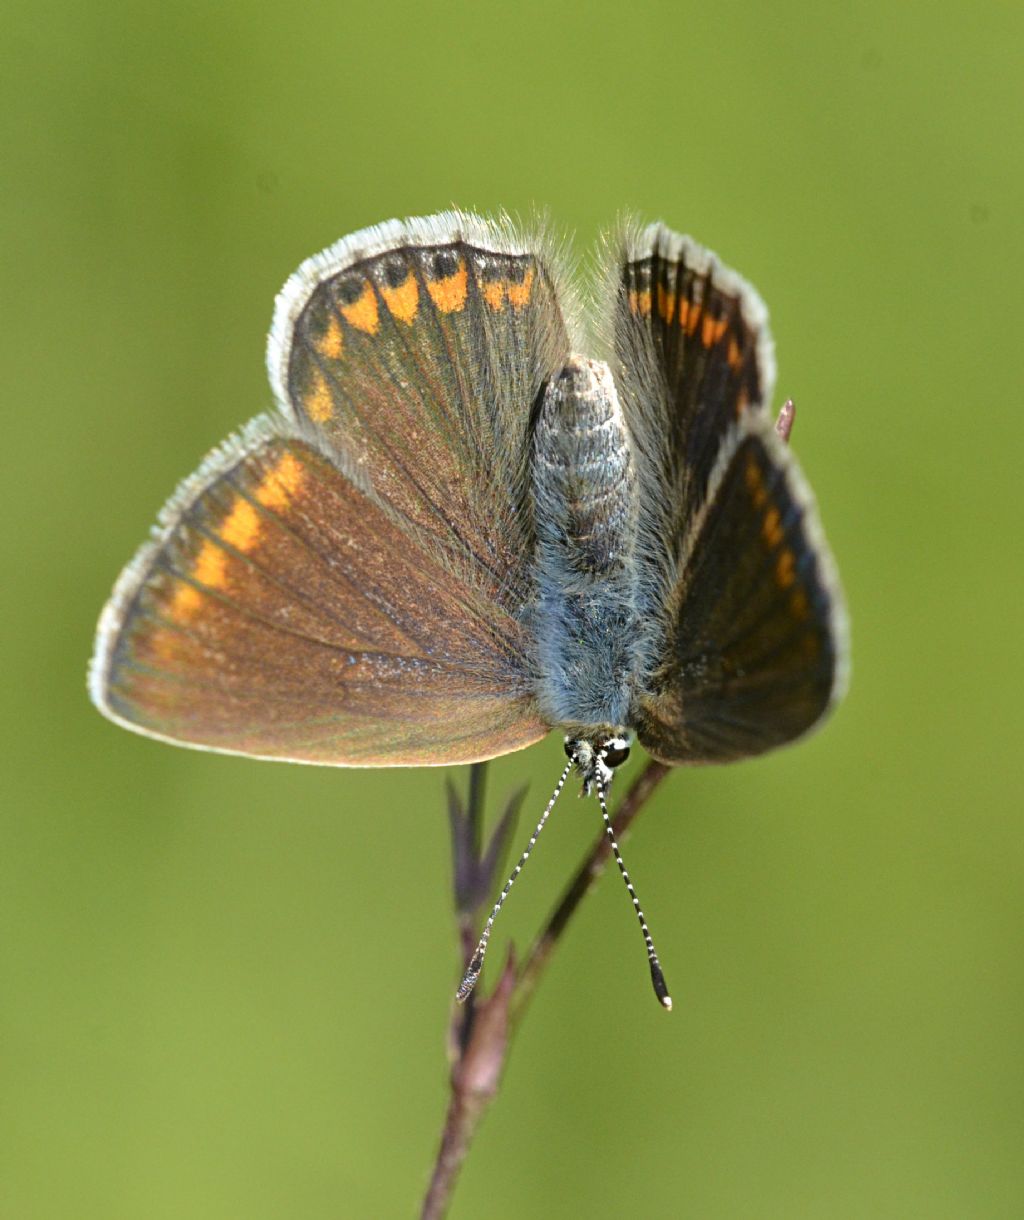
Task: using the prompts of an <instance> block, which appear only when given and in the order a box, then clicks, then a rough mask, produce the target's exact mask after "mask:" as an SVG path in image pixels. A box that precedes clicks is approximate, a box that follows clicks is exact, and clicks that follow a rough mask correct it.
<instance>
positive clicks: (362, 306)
mask: <svg viewBox="0 0 1024 1220" xmlns="http://www.w3.org/2000/svg"><path fill="white" fill-rule="evenodd" d="M341 316H342V317H343V318H344V319H345V321H346V322H347V323H348V324H349V326H354V327H355V328H356V330H361V331H363V332H364V333H365V334H368V335H375V334H376V333H377V330H378V328H379V326H380V317H379V316H378V313H377V294H376V293H375V292H374V291H373V285H372V284H371V283H370V281H369V280H366V281H365V282H364V283H363V291H362V292H361V293H360V295H359V299H358V300H357V301H353V302H352V304H351V305H342V306H341Z"/></svg>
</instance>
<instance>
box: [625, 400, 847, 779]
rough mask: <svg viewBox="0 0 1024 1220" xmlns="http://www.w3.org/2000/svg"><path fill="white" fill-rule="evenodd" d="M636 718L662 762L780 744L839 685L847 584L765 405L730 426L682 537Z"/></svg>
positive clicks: (723, 756) (729, 755) (737, 754)
mask: <svg viewBox="0 0 1024 1220" xmlns="http://www.w3.org/2000/svg"><path fill="white" fill-rule="evenodd" d="M681 549H682V555H683V558H682V560H681V563H680V565H679V568H678V571H677V572H676V574H675V576H674V578H673V580H672V581H671V585H670V592H669V595H668V600H667V605H666V607H665V615H664V622H665V629H664V634H663V638H661V639H659V640H657V641H656V642H655V643H654V645H653V648H652V655H653V656H654V657H656V658H657V659H658V663H657V665H656V666H655V668H654V669H653V672H652V673H651V674H650V677H649V678H648V680H647V682H646V689H645V690H643V691H642V692H641V693H640V694H639V695H638V697H637V699H636V702H635V705H634V707H633V709H632V715H631V719H632V722H633V724H634V725H635V727H636V729H637V733H638V737H639V739H640V742H641V743H642V744H643V745H644V746H645V747H646V748H647V749H648V750H649V751H650V752H651V753H652V754H653V755H654V756H655V757H657V758H660V759H662V760H663V761H665V762H671V763H684V762H728V761H730V760H733V759H738V758H744V757H748V756H750V755H754V754H760V753H763V752H764V751H766V750H771V749H774V748H775V747H776V746H781V745H784V744H785V743H786V742H789V741H792V740H793V739H794V738H797V737H799V736H801V735H802V734H804V733H806V732H807V731H808V730H809V729H811V728H813V727H814V726H815V725H816V724H817V723H818V722H819V721H820V720H821V719H822V717H823V716H824V715H825V713H826V712H827V711H828V709H829V708H830V707H831V706H832V705H833V704H834V703H835V702H836V701H837V699H838V698H839V697H840V696H841V694H842V692H843V689H844V687H845V681H846V670H847V628H846V614H845V610H844V607H843V601H842V594H841V591H840V588H839V584H838V580H837V577H836V574H835V567H834V565H833V563H832V559H831V556H830V555H829V552H828V549H827V546H826V543H825V539H824V535H823V533H822V531H821V527H820V525H819V523H818V517H817V512H816V509H815V506H814V502H813V499H812V497H811V494H810V490H809V488H808V487H807V484H806V483H805V481H804V479H803V477H802V476H801V474H800V471H799V470H798V468H797V466H796V462H795V461H794V459H793V457H792V455H791V454H790V453H789V451H788V450H787V448H786V446H785V445H784V443H783V442H782V441H781V440H780V439H779V437H778V436H777V435H776V434H775V431H774V429H773V427H772V426H771V424H770V423H769V422H768V421H767V420H766V419H764V418H763V416H757V415H753V416H749V417H747V418H744V419H741V420H740V421H739V422H738V423H736V424H734V425H733V427H732V429H731V430H730V432H729V433H728V435H727V436H726V438H725V440H724V442H723V445H722V452H721V454H720V457H719V460H718V462H717V463H716V465H715V467H714V469H713V471H712V475H711V478H710V480H709V485H708V496H707V498H706V501H705V504H704V506H703V508H702V509H701V511H700V513H699V514H698V516H697V518H696V519H695V520H694V522H693V526H692V529H691V530H690V533H689V535H688V537H687V538H686V539H685V540H684V542H683V545H682V548H681Z"/></svg>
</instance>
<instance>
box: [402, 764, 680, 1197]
mask: <svg viewBox="0 0 1024 1220" xmlns="http://www.w3.org/2000/svg"><path fill="white" fill-rule="evenodd" d="M485 767H486V763H475V764H474V765H473V767H472V769H471V770H470V777H469V796H468V800H467V813H468V816H469V819H470V827H471V831H472V835H473V845H474V851H475V853H476V856H475V858H476V859H477V860H479V859H480V858H481V843H482V833H481V827H482V813H483V798H484V787H485ZM668 770H669V768H668V767H667V766H665V765H664V763H659V762H655V761H654V760H653V759H652V760H651V761H649V762H648V763H647V765H646V766H645V767H644V769H643V770H642V771H641V772H640V774H639V775H638V776H637V777H636V779H635V780H634V781H633V783H632V785H631V787H630V788H629V790H628V791H627V793H626V795H625V796H624V797H623V799H622V802H621V804H620V805H619V808H618V812H617V813H616V815H615V817H614V818H613V819H612V826H613V828H614V831H615V835H616V837H617V838H618V839H619V840H620V841H621V840H623V839H625V837H626V835H627V834H628V832H629V828H630V826H631V825H632V824H633V822H634V821H635V820H636V818H637V817H638V815H639V814H640V812H641V810H642V809H643V807H644V805H645V804H646V803H647V800H648V799H649V797H650V796H651V793H653V792H654V790H655V788H657V786H658V784H660V783H661V781H662V780H663V779H664V777H665V776H666V775H667V774H668ZM610 854H611V852H610V847H609V844H608V838H607V836H606V834H605V833H604V832H603V831H602V833H601V835H600V837H599V838H598V840H597V842H596V843H595V844H594V846H593V847H592V848H591V849H590V851H589V852H588V853H587V855H586V856H585V857H584V859H583V862H582V863H581V865H580V867H579V869H578V870H577V872H576V875H575V876H574V877H573V879H572V881H571V882H570V883H569V885H568V886H567V887H566V889H565V892H564V893H563V895H562V897H561V900H560V901H559V903H558V905H557V906H556V907H555V909H554V911H553V912H552V914H551V917H550V918H549V919H548V921H547V923H546V924H545V926H544V928H543V930H542V931H541V932H540V934H539V935H538V936H537V938H536V940H535V941H534V942H533V945H532V946H531V948H530V952H529V954H528V955H527V958H526V964H525V965H524V967H523V968H522V970H517V969H516V964H515V960H514V957H513V955H512V954H511V953H510V954H509V958H508V961H507V962H506V964H505V968H504V970H503V971H502V975H501V978H500V979H499V981H498V984H497V986H496V987H495V989H494V991H493V992H492V993H491V995H489V996H488V997H487V998H486V999H480V998H478V994H479V988H478V989H477V991H476V992H474V994H473V995H471V996H470V997H469V999H468V1000H467V1002H466V1004H465V1005H463V1006H454V1009H453V1014H452V1024H451V1028H450V1033H449V1042H448V1045H449V1056H450V1058H451V1061H452V1071H451V1097H450V1099H449V1102H448V1111H447V1114H446V1115H445V1122H444V1129H443V1130H442V1133H441V1142H440V1147H439V1148H438V1153H437V1160H436V1162H435V1165H434V1171H433V1174H432V1175H431V1179H430V1185H429V1187H428V1189H427V1194H426V1197H425V1198H424V1201H423V1210H422V1212H421V1213H420V1214H421V1220H441V1218H442V1217H443V1216H445V1215H446V1214H447V1211H448V1205H449V1203H450V1202H451V1196H452V1191H453V1190H454V1188H455V1182H456V1180H457V1178H458V1175H459V1171H460V1169H461V1168H462V1164H463V1162H464V1161H465V1159H466V1156H467V1154H468V1152H469V1148H470V1145H471V1143H472V1140H473V1136H474V1134H475V1133H476V1129H477V1126H478V1125H479V1123H480V1119H481V1118H482V1117H483V1115H484V1113H485V1112H486V1110H487V1107H488V1106H489V1105H490V1104H491V1102H492V1101H493V1100H494V1098H495V1097H496V1096H497V1093H498V1088H499V1085H500V1083H501V1074H502V1071H503V1069H504V1066H505V1060H506V1057H507V1053H508V1045H509V1038H510V1034H511V1032H512V1031H514V1029H516V1028H517V1027H518V1025H519V1023H520V1022H521V1021H522V1019H523V1017H524V1015H525V1013H526V1009H527V1007H528V1005H529V1001H530V1000H531V999H532V997H533V995H534V993H535V992H536V989H537V986H538V983H539V982H540V979H541V976H542V975H543V972H544V968H545V966H546V965H547V963H548V961H549V959H550V957H551V954H552V952H553V951H554V948H555V946H556V945H557V943H558V940H559V938H560V937H561V935H562V933H563V931H564V930H565V928H566V925H567V924H568V923H569V920H570V919H571V918H572V915H573V912H574V911H575V910H576V908H577V907H578V906H579V904H580V902H581V901H582V900H583V898H584V896H585V895H586V894H587V893H588V892H589V891H590V889H591V887H592V886H593V884H594V882H595V881H596V880H597V879H598V877H600V875H601V873H602V872H603V871H604V867H605V864H606V863H607V861H608V857H609V855H610ZM471 926H472V925H468V924H467V922H466V918H465V913H463V912H460V916H459V928H460V941H461V945H462V956H463V961H464V963H468V961H469V957H470V955H471V954H472V952H473V948H474V946H475V939H474V937H473V935H472V933H471V932H470V931H469V928H470V927H471ZM467 933H468V935H467Z"/></svg>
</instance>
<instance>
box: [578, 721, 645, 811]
mask: <svg viewBox="0 0 1024 1220" xmlns="http://www.w3.org/2000/svg"><path fill="white" fill-rule="evenodd" d="M632 742H633V735H632V734H631V733H629V732H627V731H626V730H625V729H613V730H610V731H606V732H602V733H599V734H594V735H588V736H581V737H575V736H571V735H570V736H567V737H566V739H565V754H566V757H567V758H568V759H569V761H570V762H571V763H572V764H573V766H574V767H575V768H576V770H577V771H578V772H579V774H580V778H581V779H582V780H583V793H582V795H584V796H589V795H590V794H591V792H593V790H594V785H595V784H596V785H598V787H599V788H601V789H603V790H604V791H605V792H607V790H608V786H609V785H610V784H611V782H612V777H613V775H614V774H615V769H616V767H621V766H622V764H623V763H624V762H625V761H626V759H627V758H629V748H630V746H631V745H632Z"/></svg>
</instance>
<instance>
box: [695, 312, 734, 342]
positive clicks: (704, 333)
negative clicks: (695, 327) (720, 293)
mask: <svg viewBox="0 0 1024 1220" xmlns="http://www.w3.org/2000/svg"><path fill="white" fill-rule="evenodd" d="M728 327H729V322H728V319H726V318H717V319H716V318H713V317H712V316H711V315H710V314H705V315H704V319H703V321H702V322H701V330H700V341H701V346H702V347H711V346H712V345H713V344H715V343H717V342H718V340H719V339H721V337H722V336H723V335H724V334H725V332H726V330H727V329H728Z"/></svg>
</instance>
